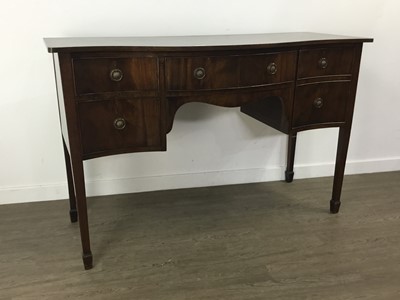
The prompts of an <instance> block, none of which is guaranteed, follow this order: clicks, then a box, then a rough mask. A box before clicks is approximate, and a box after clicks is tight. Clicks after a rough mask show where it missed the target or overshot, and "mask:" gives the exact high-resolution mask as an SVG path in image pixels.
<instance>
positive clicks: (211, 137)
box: [0, 0, 400, 203]
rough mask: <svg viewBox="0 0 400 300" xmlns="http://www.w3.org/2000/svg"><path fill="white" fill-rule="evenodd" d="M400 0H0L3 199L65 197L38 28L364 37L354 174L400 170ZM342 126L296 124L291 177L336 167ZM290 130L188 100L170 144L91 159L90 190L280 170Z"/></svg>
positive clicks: (234, 178) (276, 176) (250, 177)
mask: <svg viewBox="0 0 400 300" xmlns="http://www.w3.org/2000/svg"><path fill="white" fill-rule="evenodd" d="M399 11H400V4H399V2H398V1H396V0H370V1H365V0H364V1H362V0H353V1H349V0H336V1H323V0H318V1H317V0H303V1H295V0H280V1H266V0H248V1H242V0H241V1H239V0H230V1H228V0H226V1H222V0H202V1H198V0H196V1H193V0H190V1H189V0H169V1H155V0H146V1H145V0H142V1H138V0H134V1H132V0H114V1H105V0H97V1H82V0H70V1H60V0H57V1H56V0H36V1H26V0H25V1H23V0H13V1H2V2H1V6H0V37H1V47H0V57H1V58H2V60H1V61H2V64H1V68H0V84H1V89H0V203H11V202H23V201H40V200H47V199H63V198H66V197H67V189H66V177H65V167H64V160H63V153H62V144H61V136H60V130H59V122H58V115H57V104H56V94H55V84H54V79H53V69H52V61H51V56H50V55H49V54H48V53H47V52H46V49H45V47H44V44H43V42H42V38H43V37H64V36H135V35H137V36H141V35H198V34H234V33H262V32H287V31H317V32H324V33H334V34H345V35H354V36H365V37H373V38H375V42H374V43H373V44H366V45H365V47H364V53H363V59H362V66H361V72H360V80H359V88H358V96H357V104H356V111H355V119H354V125H353V134H352V138H351V143H350V149H349V156H348V165H347V169H346V172H347V173H364V172H377V171H388V170H400V124H399V122H398V114H399V112H400V101H398V100H399V98H400V97H399V96H400V91H399V86H400V80H399V76H397V72H398V69H399V68H400V59H399V57H400V56H399V53H400V33H399V31H400V18H399V17H398V12H399ZM336 138H337V130H336V129H327V130H317V131H311V132H306V133H301V134H299V138H298V148H297V153H296V154H297V158H296V169H295V171H296V177H297V178H300V177H312V176H327V175H332V174H333V162H334V157H335V151H336ZM285 153H286V137H285V136H284V135H283V134H280V133H278V132H276V131H275V130H273V129H270V128H268V127H266V126H264V125H263V124H261V123H258V122H257V121H255V120H252V119H251V118H249V117H247V116H245V115H242V114H240V113H239V111H238V109H226V108H220V107H215V106H207V105H205V104H188V105H186V106H183V107H182V109H181V110H180V111H178V114H177V116H176V118H175V123H174V128H173V130H172V133H170V134H169V135H168V152H159V153H140V154H126V155H119V156H113V157H105V158H100V159H95V160H91V161H87V162H86V165H85V170H86V178H87V188H88V194H89V195H96V194H110V193H123V192H134V191H143V190H157V189H167V188H178V187H192V186H204V185H214V184H229V183H239V182H253V181H267V180H280V179H282V178H283V171H284V164H285Z"/></svg>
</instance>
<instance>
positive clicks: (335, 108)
mask: <svg viewBox="0 0 400 300" xmlns="http://www.w3.org/2000/svg"><path fill="white" fill-rule="evenodd" d="M349 91H350V81H338V82H322V83H321V82H320V83H313V84H304V85H300V86H297V87H296V96H295V99H294V107H293V122H292V127H293V128H300V127H304V126H309V125H316V124H328V123H340V122H344V121H345V112H346V104H347V99H348V98H349Z"/></svg>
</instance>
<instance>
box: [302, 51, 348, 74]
mask: <svg viewBox="0 0 400 300" xmlns="http://www.w3.org/2000/svg"><path fill="white" fill-rule="evenodd" d="M354 51H355V49H354V47H350V46H345V47H331V48H322V49H303V50H300V53H299V66H298V71H297V78H299V79H301V78H309V77H318V76H331V75H350V74H351V70H352V66H353V60H354V57H355V52H354Z"/></svg>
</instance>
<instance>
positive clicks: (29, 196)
mask: <svg viewBox="0 0 400 300" xmlns="http://www.w3.org/2000/svg"><path fill="white" fill-rule="evenodd" d="M333 170H334V164H333V163H326V164H307V165H296V166H295V170H294V171H295V179H300V178H313V177H324V176H332V175H333ZM398 170H400V157H394V158H387V159H375V160H359V161H348V162H347V165H346V174H347V175H350V174H363V173H376V172H389V171H398ZM283 175H284V167H283V166H282V167H278V166H277V167H271V168H257V169H242V170H224V171H213V172H203V173H186V174H170V175H161V176H148V177H134V178H118V179H109V180H95V181H90V180H88V181H86V190H87V194H88V196H100V195H111V194H124V193H136V192H144V191H154V190H168V189H178V188H191V187H202V186H215V185H228V184H239V183H250V182H266V181H276V180H283V178H284V176H283ZM67 197H68V194H67V185H66V182H61V183H57V184H49V185H35V186H16V187H4V188H0V204H10V203H23V202H36V201H48V200H61V199H66V198H67Z"/></svg>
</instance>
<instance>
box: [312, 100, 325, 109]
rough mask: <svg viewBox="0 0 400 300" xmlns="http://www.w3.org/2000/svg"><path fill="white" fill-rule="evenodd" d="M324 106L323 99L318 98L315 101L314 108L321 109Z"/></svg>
mask: <svg viewBox="0 0 400 300" xmlns="http://www.w3.org/2000/svg"><path fill="white" fill-rule="evenodd" d="M323 105H324V100H323V99H322V98H317V99H315V100H314V107H316V108H321V107H322V106H323Z"/></svg>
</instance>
